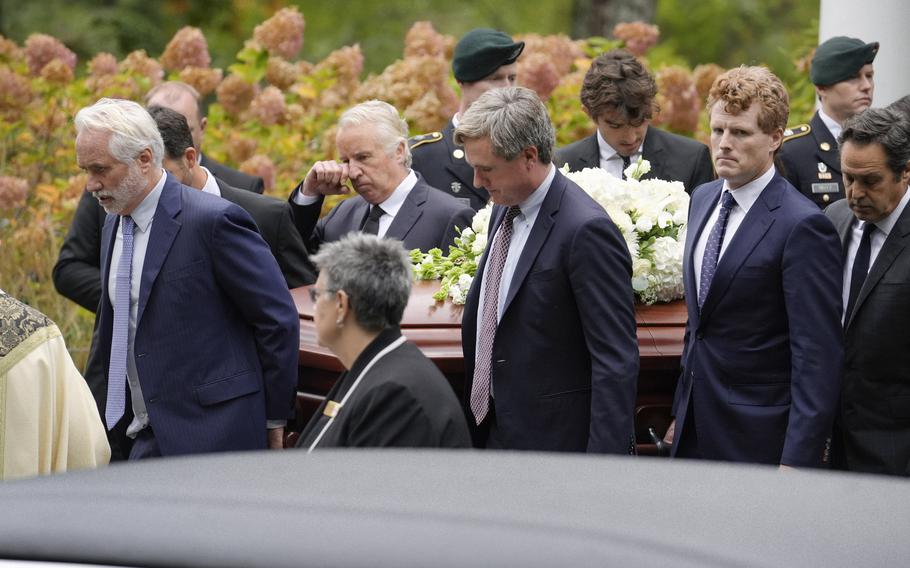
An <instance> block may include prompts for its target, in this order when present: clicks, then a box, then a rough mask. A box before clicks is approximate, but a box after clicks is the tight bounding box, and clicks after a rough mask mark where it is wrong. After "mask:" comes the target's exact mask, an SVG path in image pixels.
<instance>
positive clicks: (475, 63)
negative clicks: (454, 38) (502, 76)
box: [452, 28, 525, 83]
mask: <svg viewBox="0 0 910 568" xmlns="http://www.w3.org/2000/svg"><path fill="white" fill-rule="evenodd" d="M524 48H525V42H523V41H512V38H511V37H509V36H508V35H507V34H504V33H503V32H500V31H497V30H491V29H489V28H478V29H476V30H471V31H469V32H468V33H466V34H465V36H464V37H463V38H461V40H459V42H458V45H456V46H455V53H454V55H453V56H452V70H453V71H454V72H455V79H457V80H458V81H459V82H461V83H473V82H474V81H480V80H481V79H483V78H484V77H486V76H487V75H490V74H492V73H494V72H495V71H496V70H497V69H499V68H500V67H502V66H503V65H509V64H511V63H515V60H516V59H518V56H519V55H521V50H523V49H524Z"/></svg>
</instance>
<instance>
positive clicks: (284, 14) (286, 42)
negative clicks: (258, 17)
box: [253, 6, 306, 60]
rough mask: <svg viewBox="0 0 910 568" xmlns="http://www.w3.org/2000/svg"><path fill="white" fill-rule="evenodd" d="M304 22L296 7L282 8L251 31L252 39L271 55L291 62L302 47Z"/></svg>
mask: <svg viewBox="0 0 910 568" xmlns="http://www.w3.org/2000/svg"><path fill="white" fill-rule="evenodd" d="M305 27H306V22H305V21H304V19H303V14H301V13H300V11H299V10H298V9H297V7H296V6H291V7H290V8H283V9H281V10H279V11H278V12H276V13H275V15H274V16H272V17H271V18H269V19H268V20H266V21H264V22H262V23H261V24H259V25H258V26H256V28H255V29H254V30H253V39H254V40H255V41H256V43H258V44H259V45H261V46H262V47H264V48H265V49H266V50H268V52H269V53H270V54H271V55H277V56H279V57H283V58H284V59H287V60H291V59H294V57H296V56H297V53H298V52H299V51H300V48H302V47H303V31H304V29H305Z"/></svg>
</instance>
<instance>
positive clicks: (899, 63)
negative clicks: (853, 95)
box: [818, 0, 910, 107]
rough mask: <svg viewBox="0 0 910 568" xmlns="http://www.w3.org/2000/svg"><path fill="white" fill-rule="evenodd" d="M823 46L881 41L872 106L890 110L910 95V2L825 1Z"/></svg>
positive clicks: (820, 26) (821, 28) (821, 21)
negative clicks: (847, 40)
mask: <svg viewBox="0 0 910 568" xmlns="http://www.w3.org/2000/svg"><path fill="white" fill-rule="evenodd" d="M818 35H819V38H818V41H819V43H821V42H823V41H825V40H826V39H829V38H832V37H834V36H848V37H855V38H859V39H861V40H863V41H864V42H866V43H869V42H872V41H877V42H878V43H879V44H880V45H879V50H878V55H877V56H876V57H875V94H874V96H873V102H872V106H875V107H884V106H888V105H889V104H891V103H892V102H894V101H895V100H897V99H899V98H901V97H902V96H904V95H910V71H908V66H910V1H908V0H865V1H861V0H821V14H820V18H819V22H818Z"/></svg>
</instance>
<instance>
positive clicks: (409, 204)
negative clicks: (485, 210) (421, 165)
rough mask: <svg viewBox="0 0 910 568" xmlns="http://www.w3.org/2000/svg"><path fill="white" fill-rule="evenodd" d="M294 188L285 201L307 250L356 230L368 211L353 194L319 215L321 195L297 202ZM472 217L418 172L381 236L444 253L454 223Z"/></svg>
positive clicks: (460, 225) (464, 223) (463, 224)
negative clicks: (321, 215)
mask: <svg viewBox="0 0 910 568" xmlns="http://www.w3.org/2000/svg"><path fill="white" fill-rule="evenodd" d="M298 191H300V186H299V185H298V186H297V189H295V190H294V191H293V192H292V193H291V198H290V199H289V203H290V204H291V210H292V211H293V213H294V223H295V224H296V225H297V230H298V231H300V234H301V235H302V236H303V238H304V239H305V240H306V241H307V245H308V246H309V247H310V251H316V250H317V249H318V248H319V245H321V244H322V243H325V242H332V241H337V240H338V239H340V238H341V237H343V236H345V235H346V234H348V233H350V232H351V231H359V230H360V229H361V227H363V223H364V221H365V220H366V218H367V215H368V214H369V211H370V204H369V203H367V202H366V200H364V199H363V197H361V196H359V195H355V196H354V197H351V198H350V199H345V200H344V201H342V202H341V203H339V204H338V205H336V206H335V208H334V209H332V210H331V211H330V212H329V214H328V215H326V216H325V217H323V218H322V219H320V218H319V213H320V211H321V210H322V199H320V200H319V201H317V202H316V203H313V204H312V205H298V204H296V203H294V200H293V197H294V195H295V194H296V193H297V192H298ZM473 217H474V210H473V209H471V208H470V207H467V206H466V205H464V204H463V203H461V202H459V201H457V200H456V199H455V198H454V197H452V196H451V195H446V194H445V193H443V192H441V191H437V190H436V189H435V188H433V187H430V186H429V185H428V184H427V183H426V182H425V181H423V179H422V178H421V177H420V174H418V175H417V184H416V185H415V186H414V188H413V189H412V190H411V192H410V193H409V194H408V196H407V198H406V199H405V200H404V203H403V204H402V205H401V209H399V210H398V213H397V214H396V215H395V219H393V220H392V225H391V226H390V227H389V230H388V231H387V232H386V234H385V236H386V237H390V238H393V239H398V240H400V241H402V243H404V248H406V249H408V250H411V249H415V248H416V249H420V250H422V251H428V250H430V249H431V248H436V247H438V248H441V249H442V250H443V252H445V253H448V251H449V245H450V244H452V243H453V242H454V241H455V237H457V236H458V232H457V231H456V230H455V229H456V227H458V228H460V229H463V228H464V227H469V226H471V219H473Z"/></svg>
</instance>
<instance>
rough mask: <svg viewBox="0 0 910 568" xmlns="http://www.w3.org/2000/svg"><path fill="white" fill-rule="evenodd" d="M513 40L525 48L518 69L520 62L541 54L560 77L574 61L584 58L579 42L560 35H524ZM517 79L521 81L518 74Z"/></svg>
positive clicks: (519, 63)
mask: <svg viewBox="0 0 910 568" xmlns="http://www.w3.org/2000/svg"><path fill="white" fill-rule="evenodd" d="M515 39H516V40H521V41H524V42H525V48H524V50H523V51H522V52H521V57H519V58H518V65H519V67H520V66H521V63H522V60H524V59H526V58H530V57H531V56H534V55H536V54H543V55H546V56H547V57H548V58H549V59H550V61H551V62H552V63H553V66H554V68H555V70H556V73H557V74H558V75H559V76H560V77H561V76H563V75H565V74H566V73H568V72H569V71H570V70H571V69H572V65H573V64H574V63H575V60H576V59H580V58H583V57H584V56H585V54H584V51H583V50H582V48H581V46H580V44H579V42H577V41H573V40H571V39H569V38H568V37H567V36H565V35H562V34H559V35H549V36H540V35H537V34H525V35H520V36H516V38H515ZM518 79H519V80H521V76H520V73H519V77H518Z"/></svg>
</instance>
